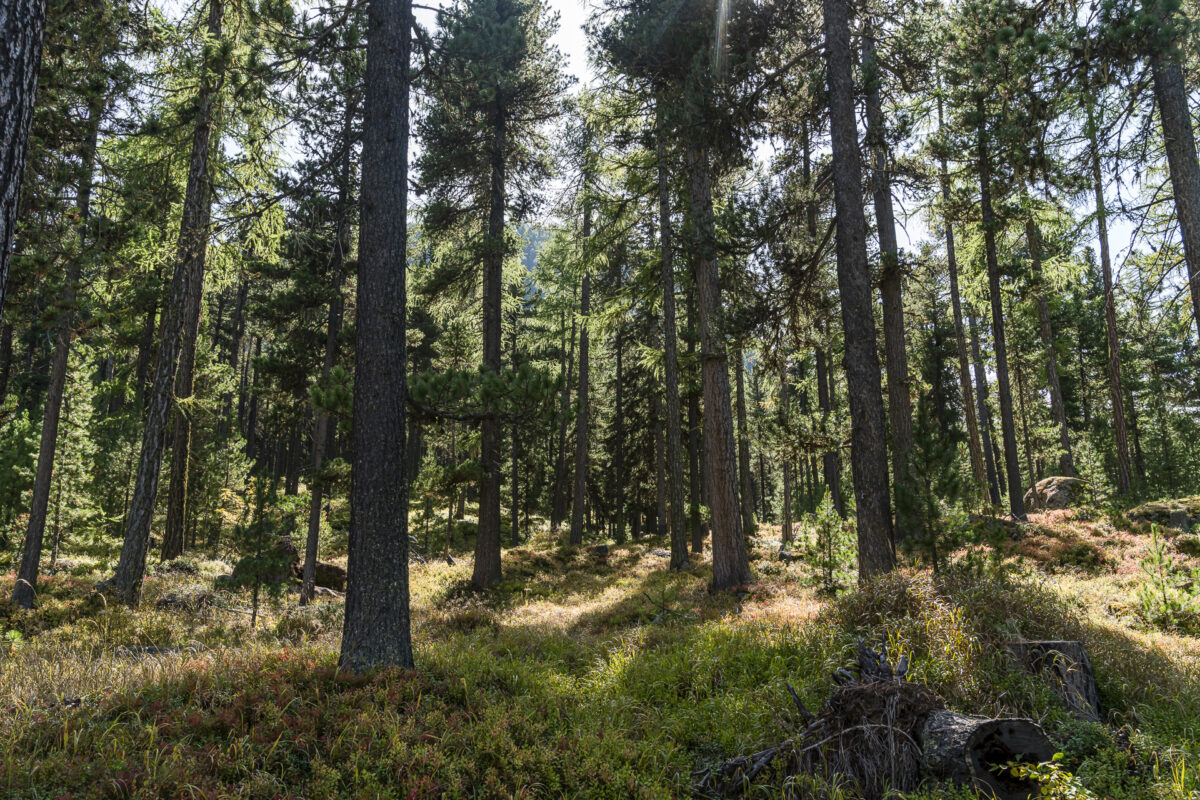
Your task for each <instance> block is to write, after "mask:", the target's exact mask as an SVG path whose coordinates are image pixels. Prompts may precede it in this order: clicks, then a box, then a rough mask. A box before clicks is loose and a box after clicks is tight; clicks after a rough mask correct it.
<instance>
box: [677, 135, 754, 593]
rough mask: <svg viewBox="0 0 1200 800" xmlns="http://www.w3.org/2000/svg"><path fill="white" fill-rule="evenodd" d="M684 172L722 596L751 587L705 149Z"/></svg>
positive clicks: (697, 150) (690, 157) (691, 155)
mask: <svg viewBox="0 0 1200 800" xmlns="http://www.w3.org/2000/svg"><path fill="white" fill-rule="evenodd" d="M687 166H688V183H689V193H690V195H691V207H690V212H691V215H692V220H691V222H692V230H693V231H694V234H695V236H696V242H695V248H696V250H695V252H696V289H697V295H698V297H697V300H698V302H697V312H698V316H699V321H700V360H701V365H702V366H701V376H702V383H703V391H704V455H705V462H706V463H705V469H704V481H705V484H706V485H707V489H708V506H709V509H710V510H711V513H712V559H713V589H714V590H715V591H721V590H723V589H729V588H731V587H733V586H740V585H742V584H745V583H749V582H750V579H751V575H750V561H749V558H748V557H747V555H746V539H745V536H744V534H743V531H742V518H741V512H740V510H739V508H738V493H737V460H736V457H735V455H734V444H733V414H732V413H731V409H730V408H729V362H728V358H727V356H726V353H725V331H724V322H723V320H722V312H721V281H720V276H719V271H718V267H717V254H716V243H715V241H714V240H715V231H714V228H715V223H714V220H713V203H712V182H711V177H710V174H709V163H708V151H707V149H706V148H705V147H704V146H701V145H697V144H695V143H694V142H691V143H689V144H688V148H687Z"/></svg>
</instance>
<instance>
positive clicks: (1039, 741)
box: [920, 709, 1054, 800]
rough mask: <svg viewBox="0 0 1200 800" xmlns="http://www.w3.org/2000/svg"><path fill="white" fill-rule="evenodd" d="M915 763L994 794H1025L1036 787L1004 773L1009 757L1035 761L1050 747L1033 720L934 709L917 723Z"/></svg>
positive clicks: (1004, 798)
mask: <svg viewBox="0 0 1200 800" xmlns="http://www.w3.org/2000/svg"><path fill="white" fill-rule="evenodd" d="M920 741H921V767H922V770H923V771H924V772H925V774H926V775H928V776H930V777H935V778H938V779H940V780H949V781H953V782H954V783H957V784H960V785H964V786H969V787H971V788H973V789H975V790H976V791H980V792H983V793H984V795H985V796H991V797H995V798H996V800H1026V798H1029V797H1036V796H1037V791H1038V789H1037V787H1036V786H1034V785H1031V784H1030V783H1029V782H1028V781H1024V780H1020V779H1017V778H1014V777H1012V776H1010V775H1007V774H1005V773H1004V772H1003V771H1002V770H1000V769H999V768H1000V767H1003V766H1004V765H1005V764H1007V763H1009V762H1010V761H1017V760H1020V761H1024V762H1031V763H1035V764H1037V763H1041V762H1043V761H1049V760H1050V759H1051V758H1053V756H1054V747H1053V746H1052V745H1051V744H1050V740H1049V739H1047V738H1046V734H1045V733H1043V732H1042V729H1041V728H1040V727H1038V725H1037V723H1035V722H1033V721H1031V720H1027V719H988V718H987V717H976V716H970V715H967V714H960V713H958V712H956V711H948V710H946V709H939V710H937V711H932V712H930V714H929V716H928V717H927V718H926V720H925V724H924V725H923V726H922V728H921V734H920Z"/></svg>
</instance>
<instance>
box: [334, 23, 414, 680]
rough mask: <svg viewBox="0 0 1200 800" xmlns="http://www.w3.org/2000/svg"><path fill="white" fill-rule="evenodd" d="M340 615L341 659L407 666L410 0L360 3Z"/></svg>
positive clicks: (355, 664) (353, 664)
mask: <svg viewBox="0 0 1200 800" xmlns="http://www.w3.org/2000/svg"><path fill="white" fill-rule="evenodd" d="M367 15H368V21H369V27H368V32H367V65H366V95H365V99H364V119H363V148H362V152H363V155H362V191H361V198H360V206H361V209H362V210H361V223H360V224H361V229H360V231H359V245H358V251H359V259H358V261H359V263H358V292H357V301H358V314H357V321H356V324H355V377H354V431H355V447H354V455H353V460H352V465H351V480H350V547H349V559H348V562H347V565H346V621H345V625H344V627H343V629H342V648H341V655H340V657H339V661H338V663H339V664H340V665H341V666H342V667H347V668H349V669H351V670H354V671H356V672H359V671H363V670H367V669H371V668H374V667H385V666H396V667H402V668H411V667H412V666H413V654H412V640H411V635H410V629H409V609H408V476H407V475H406V474H405V448H404V437H405V433H406V431H405V425H404V421H405V405H404V404H405V394H406V381H405V369H406V365H407V358H406V354H405V317H406V312H405V304H406V288H405V271H406V270H405V265H406V264H407V260H408V131H409V116H408V95H409V83H408V82H409V76H408V70H409V52H410V50H411V46H412V45H411V40H410V32H411V26H412V5H411V1H410V0H370V5H369V6H368V10H367Z"/></svg>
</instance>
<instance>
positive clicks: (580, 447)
mask: <svg viewBox="0 0 1200 800" xmlns="http://www.w3.org/2000/svg"><path fill="white" fill-rule="evenodd" d="M587 190H588V187H587V182H586V181H584V192H585V193H586V192H587ZM591 235H592V212H591V209H590V208H589V203H588V200H587V198H586V197H585V198H584V208H583V247H584V268H583V282H582V284H581V286H580V289H579V315H580V320H579V391H578V394H577V396H576V404H577V406H578V408H577V409H576V412H575V493H574V497H573V498H572V500H573V501H574V502H573V503H572V505H571V538H570V542H571V544H583V509H584V502H585V501H586V500H587V460H588V458H587V456H588V452H587V446H588V435H587V434H588V377H589V376H588V366H589V364H588V327H589V326H590V323H591V320H590V319H589V316H590V314H591V313H592V276H591V273H590V270H589V269H588V265H587V261H588V258H589V254H588V253H587V248H588V247H590V246H591V243H590V241H589V240H590V238H591Z"/></svg>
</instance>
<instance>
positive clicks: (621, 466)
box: [613, 270, 625, 544]
mask: <svg viewBox="0 0 1200 800" xmlns="http://www.w3.org/2000/svg"><path fill="white" fill-rule="evenodd" d="M617 274H618V280H619V278H620V270H618V273H617ZM618 288H620V287H619V284H618ZM624 328H625V324H624V321H623V320H618V321H617V325H616V331H615V332H614V334H613V338H614V341H613V350H615V351H616V356H617V380H616V386H615V390H616V417H615V419H614V420H613V424H614V425H615V427H616V430H615V433H614V442H613V476H614V479H615V481H616V483H615V487H616V489H615V491H614V492H613V505H614V506H615V519H614V522H613V540H614V541H615V542H616V543H617V544H622V543H624V541H625V386H624V383H623V381H624V370H623V357H622V349H623V348H622V339H623V335H622V334H623V333H624Z"/></svg>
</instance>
